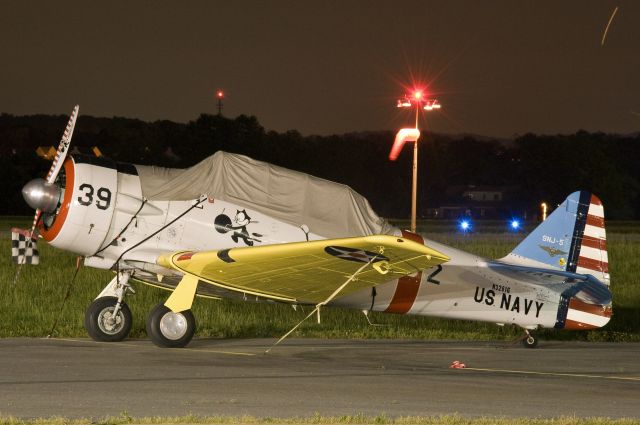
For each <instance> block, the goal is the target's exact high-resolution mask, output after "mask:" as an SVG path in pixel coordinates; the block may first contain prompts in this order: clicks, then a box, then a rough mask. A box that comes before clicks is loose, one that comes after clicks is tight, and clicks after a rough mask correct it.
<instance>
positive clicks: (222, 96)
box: [216, 90, 224, 115]
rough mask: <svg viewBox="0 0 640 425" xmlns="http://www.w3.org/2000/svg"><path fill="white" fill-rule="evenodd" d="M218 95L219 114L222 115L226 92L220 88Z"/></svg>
mask: <svg viewBox="0 0 640 425" xmlns="http://www.w3.org/2000/svg"><path fill="white" fill-rule="evenodd" d="M216 97H217V98H218V115H222V99H224V92H223V91H222V90H218V91H217V92H216Z"/></svg>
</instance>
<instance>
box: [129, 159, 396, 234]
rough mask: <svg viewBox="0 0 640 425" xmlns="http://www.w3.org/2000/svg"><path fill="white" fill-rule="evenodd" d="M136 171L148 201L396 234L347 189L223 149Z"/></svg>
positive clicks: (323, 228) (324, 229) (318, 229)
mask: <svg viewBox="0 0 640 425" xmlns="http://www.w3.org/2000/svg"><path fill="white" fill-rule="evenodd" d="M136 168H137V170H138V175H139V176H140V183H141V185H142V195H143V196H144V197H145V198H147V199H148V200H150V201H154V200H171V201H178V200H190V199H195V198H198V197H199V196H201V195H207V196H209V197H212V198H215V199H220V200H223V201H227V202H231V203H234V204H237V205H239V206H242V207H245V208H247V209H254V210H256V211H259V212H261V213H263V214H266V215H269V216H271V217H273V218H275V219H277V220H281V221H283V222H285V223H289V224H293V225H296V226H300V225H303V224H306V225H307V226H309V229H310V231H311V232H312V233H315V234H317V235H320V236H324V237H327V238H337V237H347V236H363V235H375V234H396V233H397V230H396V228H394V227H393V226H391V225H390V224H389V223H388V222H387V221H386V220H384V219H382V218H381V217H379V216H378V215H377V214H376V213H375V212H374V211H373V209H372V208H371V206H370V205H369V201H367V199H366V198H364V197H363V196H362V195H360V194H358V193H357V192H355V191H354V190H353V189H351V188H350V187H349V186H346V185H343V184H339V183H334V182H331V181H328V180H324V179H321V178H318V177H314V176H311V175H309V174H305V173H301V172H298V171H293V170H289V169H286V168H283V167H278V166H276V165H273V164H269V163H267V162H262V161H256V160H254V159H251V158H249V157H246V156H243V155H238V154H232V153H228V152H222V151H219V152H216V153H215V154H214V155H212V156H210V157H208V158H206V159H205V160H203V161H201V162H200V163H198V164H196V165H194V166H193V167H191V168H186V169H176V168H163V167H155V166H143V165H136Z"/></svg>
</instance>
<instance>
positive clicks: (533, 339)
mask: <svg viewBox="0 0 640 425" xmlns="http://www.w3.org/2000/svg"><path fill="white" fill-rule="evenodd" d="M522 345H524V346H525V347H526V348H536V347H537V346H538V336H537V335H534V334H533V332H528V333H527V334H526V335H525V337H524V339H523V340H522Z"/></svg>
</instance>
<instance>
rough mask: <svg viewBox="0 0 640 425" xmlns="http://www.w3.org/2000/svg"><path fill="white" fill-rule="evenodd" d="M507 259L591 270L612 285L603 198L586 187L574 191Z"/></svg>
mask: <svg viewBox="0 0 640 425" xmlns="http://www.w3.org/2000/svg"><path fill="white" fill-rule="evenodd" d="M503 260H504V261H505V262H508V263H513V264H521V265H527V266H538V267H549V266H550V267H552V268H555V269H558V270H563V271H568V272H574V273H582V274H591V275H593V276H595V277H596V278H598V279H599V280H600V281H602V282H603V283H604V284H605V285H609V260H608V258H607V235H606V232H605V228H604V208H603V206H602V202H601V201H600V199H599V198H598V197H597V196H595V195H592V194H591V193H589V192H587V191H584V190H583V191H580V192H574V193H572V194H571V195H569V196H568V197H567V199H565V200H564V202H563V203H562V204H560V206H559V207H558V208H556V209H555V210H554V211H553V213H552V214H551V215H549V217H548V218H547V219H546V220H545V221H544V222H542V223H541V224H540V225H539V226H538V227H536V228H535V229H534V230H533V232H531V234H529V236H527V237H526V238H525V239H524V240H523V241H522V242H520V244H519V245H518V246H517V247H516V248H515V249H514V250H513V251H512V252H511V253H510V254H509V255H507V256H506V257H504V258H503Z"/></svg>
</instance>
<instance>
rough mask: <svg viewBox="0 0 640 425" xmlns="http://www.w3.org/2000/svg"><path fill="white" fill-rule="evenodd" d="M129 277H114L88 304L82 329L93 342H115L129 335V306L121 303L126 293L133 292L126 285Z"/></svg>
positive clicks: (127, 275)
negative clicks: (83, 328)
mask: <svg viewBox="0 0 640 425" xmlns="http://www.w3.org/2000/svg"><path fill="white" fill-rule="evenodd" d="M129 277H130V274H129V273H128V272H123V273H120V274H119V275H116V277H114V278H113V279H112V280H111V282H109V284H108V285H107V287H106V288H104V290H103V291H102V292H101V293H100V295H98V298H96V299H95V300H93V302H92V303H91V304H89V307H88V308H87V311H86V312H85V315H84V327H85V329H86V330H87V333H88V334H89V336H90V337H91V338H92V339H93V340H95V341H100V342H117V341H122V340H123V339H125V338H126V337H127V336H128V335H129V332H130V331H131V324H132V323H133V320H132V316H131V310H129V306H127V304H126V303H125V302H124V301H123V299H124V296H125V295H126V293H127V292H132V293H133V292H134V291H133V288H131V286H130V285H129V284H128V281H129Z"/></svg>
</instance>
